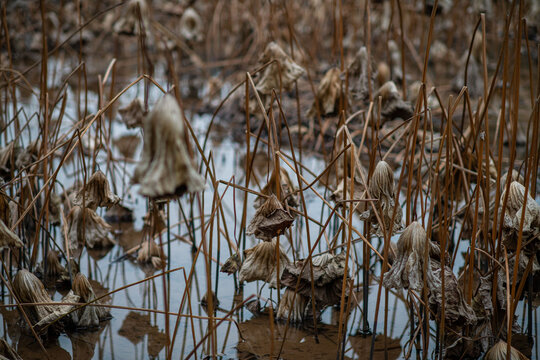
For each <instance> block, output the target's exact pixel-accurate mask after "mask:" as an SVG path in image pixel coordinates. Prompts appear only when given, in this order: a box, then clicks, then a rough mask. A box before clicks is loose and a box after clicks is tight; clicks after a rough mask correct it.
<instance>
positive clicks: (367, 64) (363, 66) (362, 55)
mask: <svg viewBox="0 0 540 360" xmlns="http://www.w3.org/2000/svg"><path fill="white" fill-rule="evenodd" d="M370 68H371V59H369V58H368V53H367V49H366V47H365V46H362V47H361V48H360V50H358V53H357V54H356V56H355V58H354V60H353V62H352V63H351V64H350V65H349V68H348V72H349V84H350V85H349V92H350V93H351V95H352V97H353V99H354V100H357V101H362V102H363V101H366V100H368V99H369V86H370V83H371V88H372V89H373V77H371V78H369V76H368V75H369V70H368V69H370ZM371 74H372V75H373V71H371Z"/></svg>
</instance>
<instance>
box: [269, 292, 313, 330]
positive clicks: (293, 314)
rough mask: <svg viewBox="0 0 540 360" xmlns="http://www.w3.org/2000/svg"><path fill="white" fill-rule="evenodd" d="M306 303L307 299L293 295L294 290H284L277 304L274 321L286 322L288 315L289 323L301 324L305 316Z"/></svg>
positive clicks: (299, 295)
mask: <svg viewBox="0 0 540 360" xmlns="http://www.w3.org/2000/svg"><path fill="white" fill-rule="evenodd" d="M308 302H309V298H307V297H305V296H303V295H301V294H300V293H298V294H296V295H295V294H294V290H292V289H290V288H286V289H285V292H284V293H283V295H282V296H281V301H280V302H279V307H278V311H277V313H276V319H277V320H284V321H287V319H289V313H290V322H291V323H292V324H295V323H301V322H303V321H304V319H305V318H306V316H307V314H306V307H307V305H308Z"/></svg>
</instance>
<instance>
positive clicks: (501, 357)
mask: <svg viewBox="0 0 540 360" xmlns="http://www.w3.org/2000/svg"><path fill="white" fill-rule="evenodd" d="M507 354H508V344H507V343H506V342H505V341H502V340H499V342H498V343H496V344H495V345H493V346H492V347H491V349H489V351H488V352H487V353H486V356H485V357H484V359H485V360H507V359H508V357H507ZM510 360H527V357H526V356H525V355H523V354H522V353H520V352H519V351H518V350H517V349H516V348H514V347H512V346H511V347H510Z"/></svg>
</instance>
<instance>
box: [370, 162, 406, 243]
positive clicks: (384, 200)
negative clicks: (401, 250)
mask: <svg viewBox="0 0 540 360" xmlns="http://www.w3.org/2000/svg"><path fill="white" fill-rule="evenodd" d="M368 188H369V194H370V195H371V196H372V197H374V198H375V199H377V201H376V202H374V203H373V206H374V207H375V208H376V210H377V211H378V212H379V216H380V217H381V220H382V221H383V224H382V226H381V224H380V223H379V219H378V218H377V214H376V212H375V209H373V207H370V208H369V210H367V211H364V212H363V213H362V214H360V219H361V220H364V221H368V220H369V222H370V224H371V227H372V228H373V230H374V231H375V233H376V235H377V236H380V237H383V236H384V234H385V232H390V230H391V235H393V234H395V233H396V232H397V231H399V230H401V229H403V224H402V216H403V212H402V210H401V207H400V206H399V204H396V203H395V192H394V175H393V172H392V169H391V168H390V165H388V163H386V162H385V161H383V160H381V161H379V163H378V164H377V166H376V167H375V170H374V172H373V176H372V177H371V179H370V183H369V187H368ZM394 212H395V216H394ZM392 218H393V219H394V221H393V222H392ZM383 229H384V230H383Z"/></svg>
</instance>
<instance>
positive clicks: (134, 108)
mask: <svg viewBox="0 0 540 360" xmlns="http://www.w3.org/2000/svg"><path fill="white" fill-rule="evenodd" d="M118 112H119V113H120V116H121V118H122V122H123V123H124V124H125V125H126V126H127V127H128V129H133V128H137V127H142V125H143V119H144V117H145V116H146V112H145V111H144V107H143V103H142V102H141V100H140V99H139V98H135V99H133V100H132V101H131V102H130V103H129V105H127V106H125V107H123V108H120V109H118Z"/></svg>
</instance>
